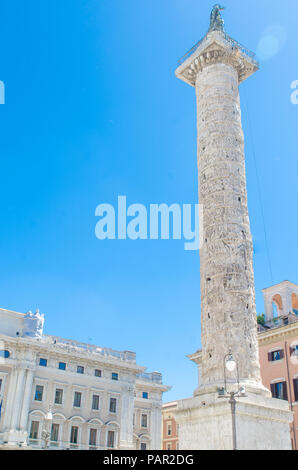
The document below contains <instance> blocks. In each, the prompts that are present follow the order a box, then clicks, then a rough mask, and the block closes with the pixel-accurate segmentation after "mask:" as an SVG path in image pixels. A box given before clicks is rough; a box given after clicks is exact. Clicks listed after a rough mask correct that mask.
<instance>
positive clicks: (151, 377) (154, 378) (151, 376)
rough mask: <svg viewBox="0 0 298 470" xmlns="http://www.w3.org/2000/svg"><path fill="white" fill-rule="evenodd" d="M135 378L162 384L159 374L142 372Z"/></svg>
mask: <svg viewBox="0 0 298 470" xmlns="http://www.w3.org/2000/svg"><path fill="white" fill-rule="evenodd" d="M137 377H138V378H139V379H141V380H146V381H148V382H154V383H158V384H162V375H161V374H160V373H159V372H150V373H149V372H143V373H142V374H138V375H137Z"/></svg>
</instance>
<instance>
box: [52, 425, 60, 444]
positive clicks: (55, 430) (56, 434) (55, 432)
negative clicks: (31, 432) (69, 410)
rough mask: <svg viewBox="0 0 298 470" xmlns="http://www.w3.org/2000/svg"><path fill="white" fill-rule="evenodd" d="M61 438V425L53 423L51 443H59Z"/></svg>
mask: <svg viewBox="0 0 298 470" xmlns="http://www.w3.org/2000/svg"><path fill="white" fill-rule="evenodd" d="M58 437H59V424H56V423H53V424H52V429H51V441H53V442H57V441H58Z"/></svg>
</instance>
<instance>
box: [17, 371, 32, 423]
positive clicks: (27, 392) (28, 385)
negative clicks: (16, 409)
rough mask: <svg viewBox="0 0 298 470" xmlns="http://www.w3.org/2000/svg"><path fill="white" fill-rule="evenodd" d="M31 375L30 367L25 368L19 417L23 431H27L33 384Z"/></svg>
mask: <svg viewBox="0 0 298 470" xmlns="http://www.w3.org/2000/svg"><path fill="white" fill-rule="evenodd" d="M33 375H34V372H33V370H31V369H27V370H26V379H25V380H26V381H25V387H24V398H23V406H22V410H21V418H20V429H21V431H24V432H27V424H28V414H29V409H30V402H31V393H32V384H33Z"/></svg>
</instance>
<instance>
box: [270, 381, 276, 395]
mask: <svg viewBox="0 0 298 470" xmlns="http://www.w3.org/2000/svg"><path fill="white" fill-rule="evenodd" d="M270 388H271V393H272V397H273V398H275V386H274V384H271V385H270Z"/></svg>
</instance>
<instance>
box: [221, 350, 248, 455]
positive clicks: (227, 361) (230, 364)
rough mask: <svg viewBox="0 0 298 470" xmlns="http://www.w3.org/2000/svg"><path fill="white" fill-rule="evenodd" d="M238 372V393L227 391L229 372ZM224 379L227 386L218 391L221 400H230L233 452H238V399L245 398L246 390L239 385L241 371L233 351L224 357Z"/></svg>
mask: <svg viewBox="0 0 298 470" xmlns="http://www.w3.org/2000/svg"><path fill="white" fill-rule="evenodd" d="M235 370H236V374H237V391H236V392H235V391H232V390H231V391H228V389H227V371H228V372H234V371H235ZM224 379H225V385H224V387H223V388H220V389H218V396H219V398H229V403H230V405H231V412H232V436H233V450H237V435H236V400H235V398H236V397H244V396H245V388H244V387H240V384H239V369H238V363H237V361H236V360H235V359H234V357H233V355H232V351H231V349H230V350H229V353H228V354H226V355H225V357H224Z"/></svg>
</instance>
